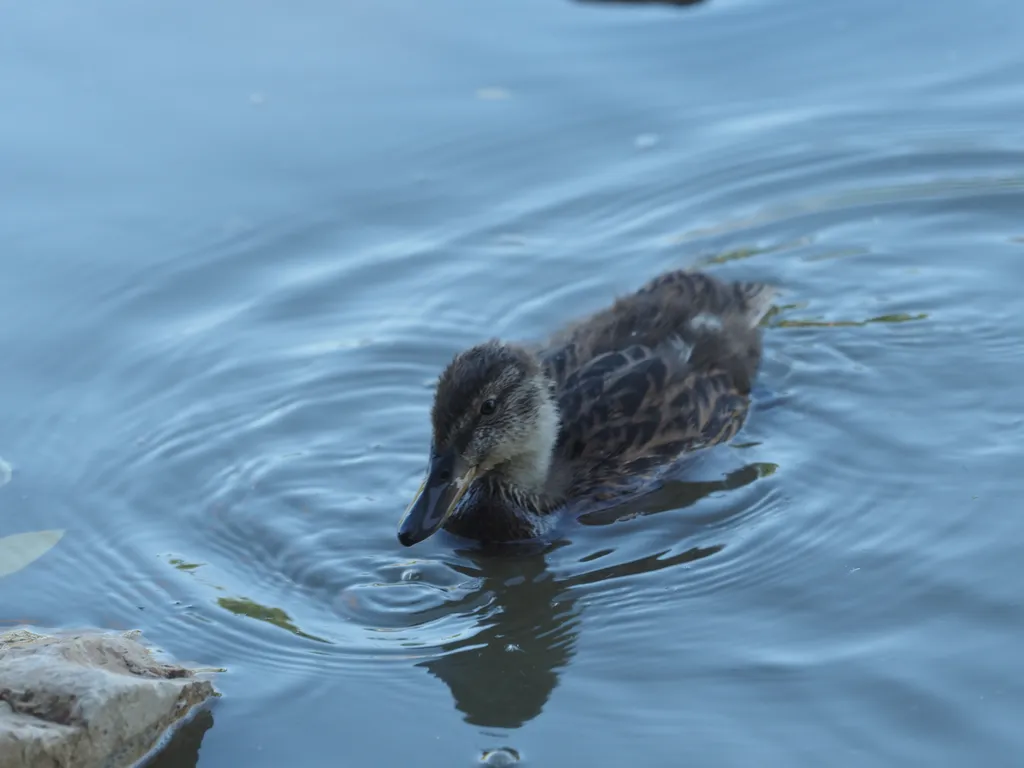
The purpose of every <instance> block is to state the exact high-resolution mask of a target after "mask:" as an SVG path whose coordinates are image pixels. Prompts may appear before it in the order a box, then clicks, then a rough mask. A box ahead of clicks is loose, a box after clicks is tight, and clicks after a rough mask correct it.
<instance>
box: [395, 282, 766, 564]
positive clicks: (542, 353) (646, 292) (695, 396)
mask: <svg viewBox="0 0 1024 768" xmlns="http://www.w3.org/2000/svg"><path fill="white" fill-rule="evenodd" d="M774 294H775V289H774V288H773V287H771V286H769V285H767V284H763V283H752V282H731V283H730V282H723V281H721V280H719V279H717V278H714V277H712V276H710V275H708V274H704V273H701V272H693V271H687V270H677V271H672V272H667V273H664V274H661V275H659V276H657V277H655V278H653V279H652V280H650V281H649V282H647V283H646V284H644V285H643V286H642V287H641V288H639V289H638V290H636V291H635V292H634V293H632V294H629V295H626V296H622V297H620V298H618V299H616V300H615V301H614V303H612V305H611V306H609V307H607V308H605V309H603V310H600V311H598V312H596V313H594V314H592V315H590V316H589V317H586V318H584V319H582V320H580V321H579V322H576V323H575V324H573V325H570V326H569V327H567V328H565V329H563V330H561V331H560V332H558V333H556V334H555V335H554V336H553V337H552V338H550V339H549V340H548V341H547V342H546V343H542V344H520V343H510V342H502V341H499V340H496V339H492V340H490V341H486V342H483V343H481V344H478V345H476V346H473V347H471V348H469V349H467V350H465V351H463V352H460V353H459V354H457V355H456V356H455V358H454V359H453V360H452V361H451V362H450V363H449V365H448V366H447V367H446V368H445V369H444V371H443V372H442V373H441V375H440V378H439V379H438V382H437V388H436V391H435V394H434V403H433V408H432V410H431V426H432V441H431V446H430V455H429V462H428V467H427V472H426V478H425V479H424V481H423V483H422V484H421V485H420V488H419V490H418V491H417V493H416V496H415V497H414V499H413V501H412V503H411V504H410V505H409V507H408V509H407V510H406V513H405V515H404V517H403V519H402V521H401V523H400V525H399V530H398V540H399V541H400V542H401V544H403V545H404V546H407V547H409V546H413V545H414V544H417V543H419V542H421V541H423V540H424V539H426V538H428V537H429V536H431V535H433V534H434V533H436V532H437V531H438V530H440V529H442V528H444V529H445V530H446V531H448V532H449V533H453V534H455V535H457V536H460V537H463V538H468V539H473V540H476V541H478V542H481V543H507V542H512V541H519V540H525V539H533V538H537V537H539V536H542V535H544V534H545V533H547V532H549V531H550V530H551V529H552V528H553V526H554V524H555V521H556V519H557V518H558V517H559V515H558V514H557V513H558V512H560V511H562V510H565V509H567V508H569V507H570V506H576V505H577V504H579V503H583V504H593V503H608V502H609V501H611V503H619V501H621V500H625V499H626V498H627V497H633V496H635V495H637V494H640V493H643V492H644V491H646V490H651V489H653V487H655V486H656V485H657V481H658V479H659V478H660V477H662V476H664V474H665V473H666V472H668V471H670V470H672V469H673V468H675V467H676V466H678V465H679V464H680V462H681V460H682V459H684V458H685V457H686V456H687V455H688V454H690V453H692V452H694V451H696V450H698V449H701V448H707V447H710V446H713V445H716V444H718V443H721V442H723V441H727V440H729V439H731V438H732V437H733V436H734V435H735V434H736V433H737V432H738V431H739V429H740V427H741V426H742V425H743V422H744V421H745V419H746V415H747V410H748V408H749V404H750V389H751V385H752V382H753V380H754V378H755V376H756V373H757V370H758V367H759V366H760V361H761V349H762V345H761V333H760V329H759V327H758V326H759V324H760V322H761V320H762V319H763V317H764V316H765V314H766V313H767V312H768V310H769V308H770V306H771V301H772V298H773V296H774Z"/></svg>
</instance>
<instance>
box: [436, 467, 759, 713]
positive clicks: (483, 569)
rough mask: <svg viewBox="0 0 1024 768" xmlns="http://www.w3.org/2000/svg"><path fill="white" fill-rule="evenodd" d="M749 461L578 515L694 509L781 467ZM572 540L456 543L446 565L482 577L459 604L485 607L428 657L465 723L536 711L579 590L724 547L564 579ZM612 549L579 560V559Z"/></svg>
mask: <svg viewBox="0 0 1024 768" xmlns="http://www.w3.org/2000/svg"><path fill="white" fill-rule="evenodd" d="M775 468H776V467H775V465H772V464H749V465H747V466H744V467H742V468H740V469H738V470H736V471H734V472H731V473H729V474H728V475H726V476H725V477H724V478H723V479H721V480H718V481H698V482H692V481H687V482H683V481H679V482H672V483H667V484H666V485H665V486H664V487H663V488H662V489H660V490H659V491H657V492H656V493H653V494H651V495H650V496H648V497H646V498H645V499H644V500H643V501H642V503H635V504H631V505H621V506H619V507H615V508H610V509H606V510H603V511H598V512H595V513H589V514H587V515H586V516H585V517H584V518H581V522H585V523H586V524H588V525H608V524H611V523H614V522H621V521H623V520H625V519H628V518H631V517H636V516H638V515H650V514H656V513H658V512H663V511H668V510H671V509H680V508H682V507H686V506H690V505H692V504H694V503H696V502H697V501H698V500H700V499H702V498H704V497H706V496H708V495H710V494H712V493H716V492H718V491H727V490H735V489H737V488H740V487H742V486H745V485H748V484H750V483H753V482H754V481H755V480H757V479H758V478H761V477H764V476H766V475H768V474H771V473H772V472H774V470H775ZM569 546H572V544H571V543H570V542H569V541H559V542H557V543H553V544H548V545H545V546H540V545H535V546H532V547H524V546H523V545H506V546H491V547H487V548H473V549H463V550H459V551H458V552H457V553H456V554H457V555H458V556H459V557H460V558H461V560H457V561H453V562H451V563H450V567H451V568H452V569H453V570H455V571H457V572H458V573H459V574H460V575H462V576H464V577H466V578H467V579H470V580H473V581H475V582H477V583H478V587H477V588H476V589H475V590H474V592H473V594H472V595H469V596H467V597H466V598H465V599H464V600H462V601H460V605H484V606H486V608H485V609H484V610H485V611H486V615H485V616H484V617H483V618H481V619H480V620H479V623H478V625H477V628H476V631H475V632H473V633H471V634H469V635H467V636H463V637H460V638H459V639H457V640H455V641H452V642H451V643H447V644H443V645H441V646H440V648H439V650H440V651H441V653H442V654H443V655H440V656H438V657H435V658H432V659H429V660H426V661H422V662H420V663H419V664H418V665H417V666H420V667H424V668H426V669H427V670H428V671H429V672H430V673H431V674H432V675H434V676H435V677H437V678H438V679H440V680H442V681H443V682H444V683H445V684H446V685H447V686H448V688H449V690H450V691H451V694H452V698H453V699H454V703H455V706H456V708H457V709H458V710H459V711H460V712H462V713H463V715H464V716H465V720H466V722H468V723H471V724H473V725H477V726H481V727H487V728H503V729H513V728H518V727H520V726H522V725H524V724H525V723H527V722H529V721H530V720H532V719H533V718H535V717H537V715H539V714H540V713H541V711H542V710H543V709H544V706H545V704H546V703H547V701H548V699H549V698H550V697H551V693H552V692H553V691H554V689H555V687H556V686H557V685H558V681H559V677H560V675H561V674H562V672H563V671H564V670H565V669H566V667H568V665H569V663H570V661H571V660H572V657H573V655H574V654H575V651H576V644H577V639H578V636H579V632H580V629H581V620H582V616H581V610H580V606H579V605H578V603H577V600H578V595H579V593H578V588H579V587H583V586H588V585H593V584H598V583H602V582H608V581H611V580H614V579H620V578H624V577H628V576H636V575H639V574H647V573H653V572H655V571H660V570H664V569H666V568H673V567H675V566H679V565H683V564H685V563H691V562H693V561H695V560H699V559H701V558H705V557H708V556H709V555H713V554H715V553H717V552H720V551H721V550H722V549H723V548H724V545H722V544H717V545H713V546H706V547H693V548H691V549H688V550H685V551H683V552H677V553H674V554H670V550H669V549H666V550H664V551H661V552H656V553H652V554H648V555H645V556H643V557H640V558H636V559H633V560H628V561H626V562H620V563H616V564H614V565H609V566H605V567H601V568H595V569H592V570H587V571H583V572H579V573H574V574H571V575H568V576H564V577H558V576H556V574H555V573H553V572H552V570H551V569H549V562H550V560H551V557H552V555H553V554H554V553H555V552H557V551H558V550H560V549H562V548H564V547H569ZM604 554H608V551H607V550H606V549H605V550H602V551H601V552H597V553H593V554H591V555H588V556H585V557H582V558H580V562H581V563H586V562H589V561H591V560H594V559H596V558H597V557H600V556H602V555H604Z"/></svg>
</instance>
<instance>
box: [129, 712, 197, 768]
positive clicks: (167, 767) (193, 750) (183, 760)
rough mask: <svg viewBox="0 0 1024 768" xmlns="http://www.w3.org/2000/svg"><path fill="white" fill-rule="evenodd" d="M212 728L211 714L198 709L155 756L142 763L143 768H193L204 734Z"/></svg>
mask: <svg viewBox="0 0 1024 768" xmlns="http://www.w3.org/2000/svg"><path fill="white" fill-rule="evenodd" d="M211 728H213V712H211V711H210V709H209V707H203V708H202V709H200V710H199V711H198V712H197V713H196V714H195V716H194V717H192V718H191V719H190V720H189V721H188V722H187V723H185V724H184V725H183V726H182V727H181V728H179V729H177V730H176V731H175V732H174V734H173V735H172V736H171V738H170V739H169V740H168V741H167V744H166V745H165V746H164V748H163V749H161V750H160V751H159V752H158V753H157V754H156V755H154V756H153V757H152V758H150V759H149V760H147V761H146V762H145V763H143V764H142V765H143V768H195V766H196V765H198V764H199V748H200V747H201V746H202V743H203V737H205V736H206V732H207V731H209V730H210V729H211Z"/></svg>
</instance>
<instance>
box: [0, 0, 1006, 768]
mask: <svg viewBox="0 0 1024 768" xmlns="http://www.w3.org/2000/svg"><path fill="white" fill-rule="evenodd" d="M684 5H686V4H680V5H678V6H671V5H658V4H643V5H621V4H615V3H582V2H568V1H565V0H543V1H542V0H526V1H525V2H519V3H490V4H487V7H486V9H485V8H484V7H483V6H482V5H480V4H472V3H465V2H458V1H457V0H438V1H437V2H433V3H430V4H424V3H416V2H412V0H385V1H384V2H372V3H371V2H351V3H344V4H340V5H339V4H330V3H326V2H322V0H305V1H304V2H302V3H299V4H297V5H295V6H289V7H288V8H287V9H286V8H285V6H284V5H282V4H273V3H268V2H257V3H240V2H235V1H233V0H228V1H227V2H221V3H215V4H208V3H206V4H204V3H197V2H184V3H173V4H169V3H165V4H149V5H145V4H141V5H140V4H138V3H128V2H122V1H120V0H112V1H111V2H108V3H105V4H103V5H102V6H100V5H96V4H93V5H88V4H85V5H83V4H80V3H73V2H70V0H42V1H41V2H34V3H29V4H25V3H22V4H17V5H9V6H8V7H7V8H6V10H4V11H2V12H0V17H2V19H3V22H2V24H0V27H2V29H3V31H2V32H0V40H3V45H0V73H2V74H0V99H2V101H3V104H4V115H5V118H4V119H3V120H2V121H0V147H2V153H3V169H4V170H3V173H2V174H0V196H2V199H3V200H4V201H5V203H4V205H3V207H2V208H0V242H2V243H3V248H2V250H0V267H2V268H3V270H4V279H3V280H2V281H0V320H2V321H3V322H2V326H0V355H2V359H3V362H4V366H3V371H4V375H3V376H2V377H0V398H2V403H3V406H4V407H3V409H2V411H0V456H2V457H3V459H4V460H5V461H6V462H8V463H9V464H10V466H11V468H12V473H11V477H10V482H9V483H8V484H6V485H5V486H4V487H2V488H0V535H8V534H14V533H22V532H27V531H33V530H40V529H65V530H66V534H65V535H64V537H63V539H61V541H60V542H59V543H58V544H57V546H55V547H54V548H53V549H52V550H51V551H50V552H49V553H47V554H46V555H45V556H44V557H42V558H40V559H39V560H37V561H36V562H35V563H33V564H32V565H31V566H29V567H27V568H25V569H24V570H22V571H20V572H18V573H16V574H13V575H11V576H8V577H6V578H4V579H3V580H2V581H0V605H2V606H3V615H2V616H0V619H2V620H3V621H4V622H5V623H8V624H15V623H21V622H30V623H31V624H34V625H38V626H43V627H53V626H65V627H78V626H98V627H104V628H128V627H137V628H139V629H142V630H143V631H144V633H145V635H146V636H147V637H148V638H149V639H150V640H151V641H152V642H154V643H155V644H157V645H158V646H159V647H161V648H163V649H165V650H166V651H167V652H168V653H170V654H172V655H173V656H175V657H177V658H180V659H185V660H189V661H194V662H196V663H199V664H202V665H205V666H215V667H223V668H224V669H225V670H226V671H225V672H224V673H223V674H222V675H221V678H220V687H221V688H222V690H223V692H224V694H225V695H224V697H223V698H222V699H220V700H218V701H217V702H216V703H215V705H214V706H213V707H212V709H211V711H210V712H208V713H206V714H204V716H203V718H202V719H201V720H199V721H197V724H196V728H195V729H194V730H193V732H192V733H191V734H188V736H189V738H190V739H191V741H190V742H187V743H183V744H182V745H179V747H178V751H177V753H176V754H175V755H173V756H168V757H167V758H165V760H164V763H163V764H164V765H165V766H170V765H174V766H185V765H194V764H195V763H196V759H197V758H196V754H197V750H198V765H200V766H202V768H219V767H222V766H223V767H224V768H226V767H227V766H232V765H246V766H251V767H252V768H260V767H261V766H267V767H268V768H269V767H270V766H279V765H282V764H288V765H297V766H298V765H301V766H334V765H370V764H374V765H378V764H382V765H414V764H415V765H422V766H451V765H471V764H473V762H474V761H475V760H477V759H479V758H480V756H481V755H482V754H484V753H485V752H486V751H487V750H494V749H499V748H505V749H509V750H514V751H515V753H516V754H517V755H519V756H520V757H521V759H522V760H523V762H524V763H525V764H528V765H537V766H558V765H569V764H572V765H576V764H579V765H599V766H605V765H625V764H627V763H635V764H637V765H643V766H663V765H677V764H691V765H713V766H747V765H752V764H757V765H766V766H791V765H819V764H821V765H829V766H864V765H908V764H919V763H920V764H928V765H936V766H939V765H950V766H953V765H957V766H960V765H974V764H986V765H990V766H997V765H998V766H1002V765H1006V766H1010V765H1019V764H1020V760H1021V757H1022V754H1024V736H1022V735H1021V731H1020V728H1019V717H1018V714H1019V711H1020V707H1021V705H1022V704H1024V682H1022V681H1024V676H1022V674H1021V671H1022V666H1021V661H1020V651H1019V648H1020V637H1021V633H1022V632H1024V609H1022V607H1021V603H1020V597H1019V586H1020V583H1021V581H1020V575H1021V570H1020V566H1019V563H1020V557H1021V554H1022V550H1024V545H1022V543H1021V542H1022V541H1024V518H1022V516H1021V515H1020V514H1019V512H1018V508H1019V498H1020V491H1019V489H1020V483H1019V481H1018V480H1017V479H1016V478H1017V472H1016V469H1017V466H1018V464H1019V456H1020V452H1019V445H1020V435H1021V427H1022V423H1024V418H1022V409H1021V397H1020V394H1019V382H1020V381H1021V378H1022V376H1024V342H1022V341H1021V339H1022V338H1024V335H1022V334H1024V314H1022V313H1021V311H1020V310H1021V301H1020V286H1021V285H1022V284H1024V133H1022V130H1021V126H1022V125H1024V85H1022V84H1024V48H1022V47H1021V45H1020V41H1021V40H1022V39H1024V6H1021V5H1020V4H1019V3H1017V2H1014V1H1013V0H988V1H987V2H979V3H976V4H974V5H970V6H968V5H966V4H963V3H955V2H952V0H937V2H933V3H929V4H927V5H928V7H927V9H924V8H923V7H918V6H917V5H916V4H895V5H894V4H892V3H885V2H882V0H866V1H865V2H857V3H854V2H842V3H819V2H813V1H812V0H785V1H784V2H775V3H769V2H766V1H765V0H713V1H712V2H707V3H697V4H691V5H689V6H688V7H683V6H684ZM695 265H703V266H704V267H706V268H707V269H708V270H710V271H712V272H713V273H714V274H716V275H719V276H721V277H723V278H737V279H753V280H766V281H770V282H773V283H776V284H778V285H779V286H781V287H782V289H783V293H782V298H781V300H780V303H779V306H778V308H777V311H776V312H775V313H773V315H772V316H771V318H770V319H769V320H768V322H767V327H766V329H765V344H766V359H765V363H764V366H763V370H762V372H761V377H760V381H759V386H758V390H757V398H756V403H755V408H754V410H753V413H752V416H751V418H750V420H749V422H748V424H747V426H746V427H745V429H744V430H743V431H742V432H741V433H740V434H739V435H738V437H737V439H736V440H735V441H734V444H732V445H730V446H723V447H722V448H721V449H718V450H716V451H714V452H712V453H710V454H708V455H707V456H704V457H702V459H701V460H700V462H699V463H698V465H697V466H696V467H695V468H694V471H693V473H692V474H691V475H689V476H688V477H687V478H685V480H684V481H682V482H679V483H674V484H671V485H669V486H668V487H667V488H666V489H664V491H663V492H662V493H660V494H658V495H657V496H656V497H654V498H651V499H648V500H645V502H644V503H643V504H639V505H637V506H636V507H635V508H633V509H631V510H629V511H630V512H631V513H633V514H631V515H629V518H630V519H623V520H618V521H613V520H609V519H603V518H593V519H590V520H588V521H586V523H587V524H581V525H579V526H576V527H574V528H571V529H570V530H569V533H568V535H567V536H566V537H565V538H564V539H562V540H559V541H557V542H553V543H552V544H551V545H550V546H548V547H546V548H541V549H539V550H530V551H525V552H520V553H517V554H511V555H506V556H502V557H497V556H483V555H481V554H479V553H476V552H473V551H463V550H460V549H458V548H456V547H454V546H453V543H452V541H451V540H450V539H447V538H445V537H443V536H439V537H436V538H434V539H431V540H429V541H428V542H426V543H425V544H423V545H422V546H419V547H417V548H415V549H413V550H405V549H402V548H401V547H399V545H398V542H397V540H396V539H395V526H396V524H397V521H398V519H399V517H400V515H401V512H402V510H403V509H404V507H405V505H406V504H407V503H408V501H409V499H410V497H411V495H412V494H413V492H414V491H415V489H416V487H417V485H418V482H419V479H420V474H421V472H422V469H423V465H424V459H425V451H426V447H427V441H428V439H429V420H428V409H429V405H430V399H431V384H432V382H433V380H434V378H435V377H436V375H437V373H438V371H439V369H440V367H441V366H443V365H444V363H445V362H446V361H447V360H448V359H449V358H450V356H451V355H452V354H453V353H454V352H455V351H457V350H458V349H460V348H462V347H464V346H466V345H468V344H471V343H474V342H476V341H478V340H480V339H482V338H486V337H488V336H491V335H495V334H497V335H502V336H505V337H508V338H534V337H539V336H543V335H544V334H546V333H548V332H549V331H551V330H552V329H554V328H555V327H557V326H558V325H559V324H560V323H563V322H566V321H568V320H570V319H573V318H574V317H576V316H577V315H579V314H581V313H583V312H586V311H588V310H591V309H596V308H598V307H600V306H602V305H603V304H605V303H606V302H608V301H609V300H610V299H611V297H612V296H614V295H615V294H616V293H617V292H621V291H625V290H628V289H630V288H633V287H637V286H639V285H640V284H641V283H642V282H643V281H645V280H646V279H648V278H649V277H650V276H653V275H654V274H656V273H657V272H659V271H661V270H664V269H670V268H674V267H680V266H695ZM200 741H201V747H200V746H199V743H200Z"/></svg>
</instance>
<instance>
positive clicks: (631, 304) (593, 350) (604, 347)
mask: <svg viewBox="0 0 1024 768" xmlns="http://www.w3.org/2000/svg"><path fill="white" fill-rule="evenodd" d="M774 295H775V289H774V288H773V287H772V286H770V285H766V284H763V283H749V282H732V283H728V282H723V281H721V280H718V279H716V278H713V277H711V276H710V275H706V274H703V273H700V272H690V271H686V270H677V271H674V272H667V273H665V274H662V275H659V276H658V277H656V278H654V279H653V280H651V281H649V282H648V283H647V284H646V285H644V286H643V287H641V288H640V289H639V290H637V291H636V292H634V293H632V294H630V295H628V296H624V297H621V298H619V299H618V300H616V301H615V303H614V304H612V306H610V307H608V308H607V309H604V310H602V311H600V312H597V313H595V314H593V315H591V316H590V317H588V318H585V319H584V320H582V321H580V322H578V323H576V324H574V325H572V326H570V327H569V328H567V329H565V330H564V331H562V332H561V333H559V334H557V335H556V336H554V337H553V338H552V339H551V340H550V341H549V343H548V344H547V346H546V348H545V349H543V350H542V351H541V359H542V360H543V362H544V364H545V368H546V370H547V373H548V375H549V376H550V377H551V379H552V380H553V381H554V382H555V385H556V387H558V388H562V387H563V386H566V383H567V381H568V379H569V378H570V377H571V376H572V375H573V374H575V373H577V372H578V371H580V370H581V369H583V368H584V367H585V366H588V365H590V364H592V363H593V362H595V361H597V360H598V359H599V358H601V357H602V356H603V355H606V354H608V353H612V352H619V351H622V350H625V349H628V348H632V347H643V348H647V349H649V350H658V349H660V348H663V347H664V346H665V345H666V344H670V345H671V344H676V343H679V342H682V343H683V344H685V345H687V346H689V347H695V346H697V345H698V344H699V343H700V342H701V340H702V339H704V340H705V341H706V340H707V333H706V331H707V330H708V329H709V328H711V329H717V330H721V329H722V328H723V327H725V326H728V333H727V334H726V336H727V337H731V336H734V335H735V334H736V333H737V332H742V331H744V330H745V331H750V330H752V329H754V328H756V327H757V326H758V324H759V323H760V322H761V320H762V319H763V318H764V316H765V315H766V314H767V312H768V311H769V309H770V308H771V304H772V299H773V297H774ZM719 335H721V334H719ZM741 335H742V333H741ZM734 346H735V345H734ZM607 364H608V362H607V361H605V362H604V363H602V365H607Z"/></svg>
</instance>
